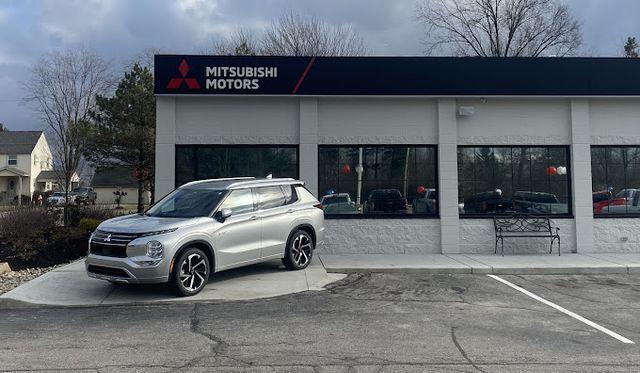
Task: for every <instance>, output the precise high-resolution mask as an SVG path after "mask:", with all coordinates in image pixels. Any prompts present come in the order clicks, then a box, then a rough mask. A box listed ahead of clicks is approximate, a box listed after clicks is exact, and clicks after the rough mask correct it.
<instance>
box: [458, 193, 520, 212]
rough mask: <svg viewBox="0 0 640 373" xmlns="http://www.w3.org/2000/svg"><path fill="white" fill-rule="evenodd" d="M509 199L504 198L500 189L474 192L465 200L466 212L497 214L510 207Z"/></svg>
mask: <svg viewBox="0 0 640 373" xmlns="http://www.w3.org/2000/svg"><path fill="white" fill-rule="evenodd" d="M509 205H510V203H509V201H506V200H504V199H503V198H502V193H501V192H499V191H498V190H490V191H487V192H480V193H475V194H472V195H471V196H470V197H469V198H467V199H465V200H464V207H463V208H464V212H465V213H466V214H495V213H504V212H505V211H507V210H508V209H509Z"/></svg>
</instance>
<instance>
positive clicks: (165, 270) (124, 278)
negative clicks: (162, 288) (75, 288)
mask: <svg viewBox="0 0 640 373" xmlns="http://www.w3.org/2000/svg"><path fill="white" fill-rule="evenodd" d="M84 263H85V269H86V271H87V275H88V276H89V277H91V278H96V279H100V280H107V281H113V282H121V283H128V284H156V283H162V282H167V281H169V264H168V263H167V261H166V259H165V258H163V259H162V260H161V261H160V262H159V263H158V264H156V265H153V266H143V265H140V264H138V263H136V262H134V261H133V260H131V258H114V257H108V256H100V255H95V254H89V255H88V256H87V258H86V259H85V262H84Z"/></svg>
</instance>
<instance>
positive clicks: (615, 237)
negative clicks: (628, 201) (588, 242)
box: [592, 218, 640, 253]
mask: <svg viewBox="0 0 640 373" xmlns="http://www.w3.org/2000/svg"><path fill="white" fill-rule="evenodd" d="M593 233H594V234H593V236H594V241H595V242H594V245H593V246H594V247H593V250H592V252H596V253H609V252H612V253H640V219H619V218H615V219H609V218H606V219H605V218H601V219H598V218H596V219H594V220H593ZM625 238H626V240H625Z"/></svg>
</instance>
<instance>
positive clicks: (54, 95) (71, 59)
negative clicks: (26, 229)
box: [23, 48, 113, 217]
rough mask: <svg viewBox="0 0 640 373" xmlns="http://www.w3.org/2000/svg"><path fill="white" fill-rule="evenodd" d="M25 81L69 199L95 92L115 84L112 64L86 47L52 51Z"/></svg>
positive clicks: (55, 166)
mask: <svg viewBox="0 0 640 373" xmlns="http://www.w3.org/2000/svg"><path fill="white" fill-rule="evenodd" d="M23 84H24V87H25V89H26V91H27V92H28V96H27V97H26V100H27V101H28V102H32V103H34V104H35V105H34V108H35V110H36V112H37V113H38V115H39V116H40V117H41V119H42V120H43V121H44V122H45V124H46V127H47V132H48V133H49V134H50V139H51V140H52V141H51V143H52V145H53V149H54V150H53V153H54V154H53V156H54V157H53V158H54V162H53V169H54V172H55V174H56V176H57V178H58V179H59V180H60V181H62V183H63V186H64V191H65V193H66V200H67V201H69V191H70V189H71V185H72V179H73V176H74V175H75V174H76V172H77V171H78V169H79V168H80V167H81V163H82V152H83V150H84V147H85V143H86V137H87V136H86V133H87V122H88V120H89V113H90V112H91V111H92V110H93V109H94V107H95V98H96V95H104V94H106V93H107V92H109V90H110V88H111V87H112V85H113V78H112V74H111V71H110V69H109V64H108V62H107V61H105V60H103V59H102V58H101V57H100V56H98V55H97V54H96V53H95V52H93V51H92V50H89V49H85V48H79V49H67V50H64V51H61V52H52V53H49V54H46V55H44V56H43V57H42V58H40V60H39V61H38V62H37V63H36V64H34V65H33V66H32V68H31V76H30V78H29V79H28V80H27V81H26V82H24V83H23ZM65 212H66V209H65ZM65 217H66V213H65Z"/></svg>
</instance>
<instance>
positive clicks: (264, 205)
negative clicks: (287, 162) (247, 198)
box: [256, 186, 285, 210]
mask: <svg viewBox="0 0 640 373" xmlns="http://www.w3.org/2000/svg"><path fill="white" fill-rule="evenodd" d="M256 193H257V195H258V201H259V202H258V208H259V209H260V210H265V209H271V208H274V207H279V206H284V204H285V199H284V194H283V193H282V188H280V187H279V186H272V187H262V188H256Z"/></svg>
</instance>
